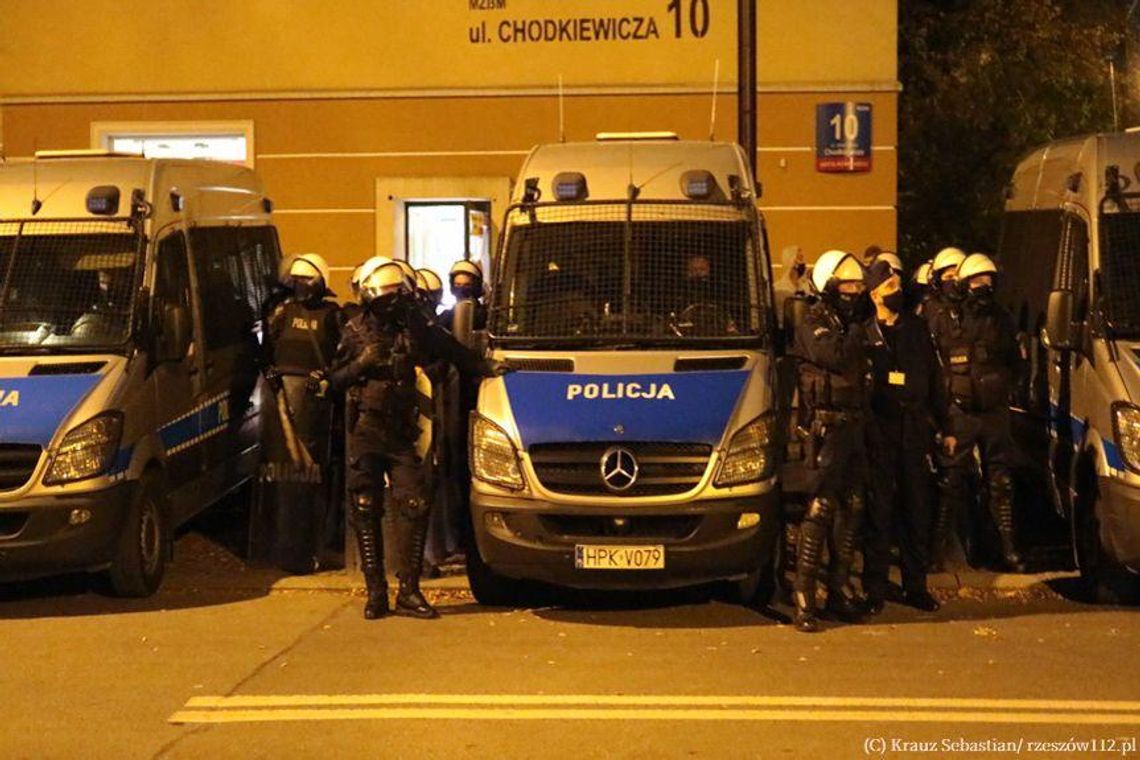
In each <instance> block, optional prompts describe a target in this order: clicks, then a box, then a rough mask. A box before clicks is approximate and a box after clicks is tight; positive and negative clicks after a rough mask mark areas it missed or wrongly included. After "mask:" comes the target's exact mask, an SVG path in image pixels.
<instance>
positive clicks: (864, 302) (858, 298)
mask: <svg viewBox="0 0 1140 760" xmlns="http://www.w3.org/2000/svg"><path fill="white" fill-rule="evenodd" d="M831 303H832V306H833V307H834V308H835V311H836V312H838V314H839V317H840V319H842V320H843V321H844V322H847V323H848V324H851V323H853V322H861V321H863V320H864V319H866V318H867V315H868V313H869V312H870V307H871V299H870V298H869V297H868V296H867V294H866V293H859V294H849V293H838V294H836V296H835V298H833V299H831Z"/></svg>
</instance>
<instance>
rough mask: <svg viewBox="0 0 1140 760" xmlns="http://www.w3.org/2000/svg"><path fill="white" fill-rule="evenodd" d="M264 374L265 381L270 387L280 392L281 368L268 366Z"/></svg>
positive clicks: (275, 391)
mask: <svg viewBox="0 0 1140 760" xmlns="http://www.w3.org/2000/svg"><path fill="white" fill-rule="evenodd" d="M263 374H264V375H265V382H266V383H268V384H269V387H270V388H271V389H272V390H273V392H274V393H277V392H279V391H280V390H281V385H282V384H281V370H279V369H277V368H276V367H266V368H265V370H264V372H263Z"/></svg>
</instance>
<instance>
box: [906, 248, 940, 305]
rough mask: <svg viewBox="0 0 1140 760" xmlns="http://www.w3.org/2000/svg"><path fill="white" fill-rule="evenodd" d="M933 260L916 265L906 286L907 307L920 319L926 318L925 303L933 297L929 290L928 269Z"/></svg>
mask: <svg viewBox="0 0 1140 760" xmlns="http://www.w3.org/2000/svg"><path fill="white" fill-rule="evenodd" d="M933 264H934V260H933V259H931V260H930V261H924V262H922V263H921V264H919V265H918V268H917V269H915V270H914V274H913V275H911V278H910V282H909V283H908V284H907V306H908V307H909V308H910V310H911V311H913V312H914V313H915V314H917V315H918V316H920V317H925V316H926V303H927V301H929V300H930V299H931V298H932V297H933V293H932V292H931V289H930V269H931V266H932V265H933Z"/></svg>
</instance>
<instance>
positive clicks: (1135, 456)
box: [1112, 403, 1140, 472]
mask: <svg viewBox="0 0 1140 760" xmlns="http://www.w3.org/2000/svg"><path fill="white" fill-rule="evenodd" d="M1112 427H1113V430H1114V432H1115V434H1116V444H1117V446H1119V447H1120V456H1121V458H1122V459H1124V464H1126V465H1127V466H1128V469H1130V470H1135V471H1137V472H1140V407H1136V406H1133V405H1132V404H1124V403H1116V404H1113V406H1112Z"/></svg>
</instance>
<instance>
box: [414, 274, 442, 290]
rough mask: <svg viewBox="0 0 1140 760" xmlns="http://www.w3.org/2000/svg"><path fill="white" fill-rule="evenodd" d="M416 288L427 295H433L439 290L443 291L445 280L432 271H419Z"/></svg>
mask: <svg viewBox="0 0 1140 760" xmlns="http://www.w3.org/2000/svg"><path fill="white" fill-rule="evenodd" d="M416 288H418V289H419V290H422V291H424V292H425V293H433V292H435V291H437V290H443V280H441V279H440V277H439V275H438V274H436V273H435V272H434V271H433V270H431V269H427V268H424V269H417V270H416Z"/></svg>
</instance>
